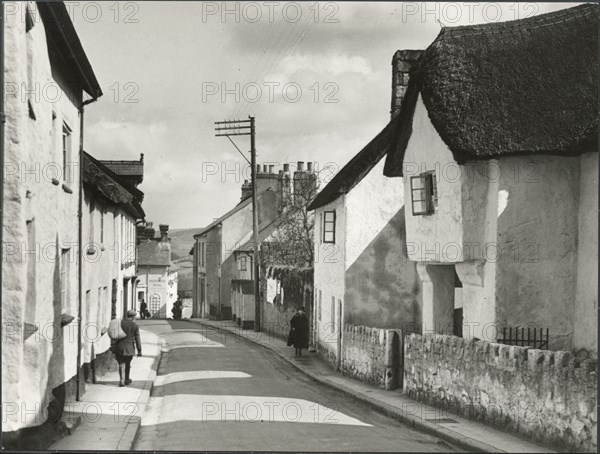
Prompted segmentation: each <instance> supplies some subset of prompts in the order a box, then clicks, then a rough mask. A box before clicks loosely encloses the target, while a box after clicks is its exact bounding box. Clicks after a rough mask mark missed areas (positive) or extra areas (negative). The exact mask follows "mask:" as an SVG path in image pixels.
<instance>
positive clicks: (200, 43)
mask: <svg viewBox="0 0 600 454" xmlns="http://www.w3.org/2000/svg"><path fill="white" fill-rule="evenodd" d="M65 3H66V4H67V5H68V7H69V9H70V14H71V17H72V19H73V21H74V23H75V28H76V29H77V31H78V33H79V36H80V39H81V41H82V43H83V46H84V49H85V50H86V53H87V55H88V58H89V59H90V61H91V63H92V66H93V68H94V71H95V73H96V75H97V77H98V80H99V82H100V85H101V87H102V89H103V91H104V96H103V97H102V98H100V100H99V101H98V102H97V103H95V104H92V105H90V106H89V107H88V108H87V109H86V139H85V140H86V144H85V148H86V150H87V151H88V152H89V153H91V154H92V155H94V156H95V157H97V158H99V159H139V156H140V153H144V155H145V158H144V162H145V174H144V182H143V183H142V185H141V186H140V189H142V190H143V191H144V193H145V194H146V195H145V200H144V209H145V211H146V214H147V219H148V220H151V221H154V222H155V223H166V224H170V225H171V228H190V227H202V226H204V225H206V224H208V223H209V222H211V221H212V220H213V219H214V218H216V217H218V216H220V215H221V214H223V213H224V212H226V211H228V210H229V209H230V208H232V207H233V206H234V205H235V204H236V203H237V202H238V201H239V198H240V185H241V183H242V180H243V179H244V178H247V176H248V169H247V167H246V164H245V161H244V160H243V158H242V157H241V156H240V155H239V154H238V152H237V151H236V150H235V148H234V147H233V146H232V145H231V143H230V142H229V141H228V140H227V138H224V137H215V136H214V129H213V128H214V125H213V122H215V121H219V120H225V119H244V118H247V117H248V115H254V116H256V126H257V137H256V144H257V145H256V146H257V152H258V162H259V163H263V162H270V163H281V164H283V163H285V162H296V161H314V162H317V163H318V164H319V166H320V167H321V168H322V167H324V166H325V165H328V168H329V169H334V168H338V169H339V168H341V167H343V166H344V164H345V163H346V162H348V160H349V159H351V158H352V157H353V156H354V155H355V154H356V153H357V152H358V151H359V150H360V149H361V148H362V147H363V146H364V145H365V144H366V143H368V142H369V140H370V139H371V138H372V137H373V136H374V135H375V134H377V132H379V131H380V130H381V129H382V128H383V127H384V126H385V125H386V124H387V121H388V119H389V110H390V97H391V90H390V87H391V65H390V63H391V58H392V55H393V54H394V52H395V51H396V50H398V49H423V48H425V47H427V46H428V45H429V44H430V43H431V42H432V41H433V40H434V39H435V37H436V36H437V34H438V33H439V30H440V27H441V26H442V25H444V26H453V25H465V24H470V23H484V22H496V21H504V20H513V19H518V18H523V17H528V16H530V15H535V14H541V13H544V12H548V11H554V10H557V9H562V8H566V7H569V6H572V5H574V4H566V3H562V4H560V3H501V4H500V3H472V4H468V3H391V2H388V3H375V2H368V3H366V2H365V3H360V2H356V3H343V2H335V3H334V2H330V3H318V4H317V3H302V4H298V3H294V2H241V3H237V2H227V5H226V6H225V5H224V3H223V2H172V1H170V2H166V1H164V2H119V3H116V2H106V3H105V2H65ZM236 142H237V144H238V146H239V147H240V148H241V149H242V150H243V151H247V150H249V140H248V138H247V137H239V138H238V139H237V140H236ZM279 167H280V166H276V169H277V168H279Z"/></svg>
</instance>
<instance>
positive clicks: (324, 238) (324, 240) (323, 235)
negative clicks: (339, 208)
mask: <svg viewBox="0 0 600 454" xmlns="http://www.w3.org/2000/svg"><path fill="white" fill-rule="evenodd" d="M328 214H331V215H333V220H329V221H328V220H327V215H328ZM336 224H337V214H336V212H335V210H326V211H324V212H323V228H322V232H321V240H322V243H323V244H335V231H336ZM327 225H333V229H332V230H327ZM327 234H331V235H332V239H331V240H328V239H327Z"/></svg>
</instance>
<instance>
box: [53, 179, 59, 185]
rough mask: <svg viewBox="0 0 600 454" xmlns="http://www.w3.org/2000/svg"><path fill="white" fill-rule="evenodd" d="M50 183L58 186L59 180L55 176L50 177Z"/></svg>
mask: <svg viewBox="0 0 600 454" xmlns="http://www.w3.org/2000/svg"><path fill="white" fill-rule="evenodd" d="M52 184H53V185H54V186H58V185H59V184H60V181H58V180H57V179H56V178H52Z"/></svg>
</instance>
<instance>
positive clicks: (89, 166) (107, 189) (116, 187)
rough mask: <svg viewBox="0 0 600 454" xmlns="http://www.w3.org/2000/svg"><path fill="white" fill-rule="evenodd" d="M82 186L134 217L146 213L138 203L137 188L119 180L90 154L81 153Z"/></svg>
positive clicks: (142, 217) (139, 217)
mask: <svg viewBox="0 0 600 454" xmlns="http://www.w3.org/2000/svg"><path fill="white" fill-rule="evenodd" d="M82 173H83V187H84V188H85V189H86V190H87V191H90V192H91V193H93V194H94V195H95V196H97V197H99V198H101V199H102V200H104V201H105V202H107V203H109V204H111V205H115V206H118V207H121V208H122V209H123V210H125V211H126V212H127V213H129V214H130V215H131V216H133V217H134V218H136V219H144V217H145V216H146V214H145V213H144V210H143V209H142V206H141V205H140V203H139V194H143V193H142V192H141V191H140V190H139V189H136V188H133V187H132V186H130V185H128V184H127V183H125V182H123V181H121V180H119V177H118V176H117V175H115V174H114V173H113V172H112V171H111V170H110V169H108V168H107V167H105V166H104V165H103V164H101V163H100V161H98V160H97V159H95V158H94V157H93V156H91V155H90V154H88V153H86V152H84V153H83V168H82Z"/></svg>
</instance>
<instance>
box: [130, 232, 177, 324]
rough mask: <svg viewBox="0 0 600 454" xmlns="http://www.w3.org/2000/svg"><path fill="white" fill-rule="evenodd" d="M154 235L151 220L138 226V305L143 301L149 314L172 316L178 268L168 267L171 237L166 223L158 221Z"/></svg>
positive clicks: (161, 316)
mask: <svg viewBox="0 0 600 454" xmlns="http://www.w3.org/2000/svg"><path fill="white" fill-rule="evenodd" d="M158 227H159V230H160V235H159V236H156V231H155V230H154V227H153V224H152V223H151V222H147V223H145V224H141V225H138V227H137V287H136V289H137V303H136V304H137V305H136V307H134V309H135V310H137V311H139V309H140V305H141V303H142V302H145V303H146V305H147V310H148V312H150V315H151V317H152V318H163V319H164V318H173V312H172V309H173V305H174V304H175V302H176V301H177V282H178V281H177V274H178V273H177V271H174V270H172V269H171V266H172V262H171V238H169V226H168V225H166V224H160V225H159V226H158Z"/></svg>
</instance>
